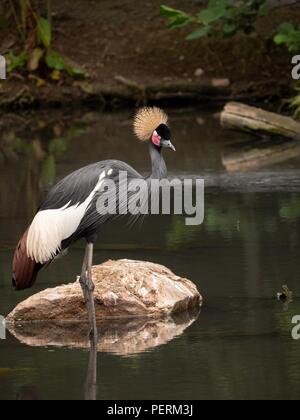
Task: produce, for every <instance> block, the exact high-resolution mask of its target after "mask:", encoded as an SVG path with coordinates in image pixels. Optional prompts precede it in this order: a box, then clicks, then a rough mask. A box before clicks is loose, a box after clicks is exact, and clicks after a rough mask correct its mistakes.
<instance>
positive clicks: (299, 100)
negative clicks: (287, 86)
mask: <svg viewBox="0 0 300 420" xmlns="http://www.w3.org/2000/svg"><path fill="white" fill-rule="evenodd" d="M295 91H296V92H298V93H297V94H296V95H295V96H294V97H292V98H291V99H288V100H287V101H285V102H287V103H288V107H289V109H290V110H291V111H292V112H293V117H294V118H295V119H296V120H299V119H300V87H296V88H295Z"/></svg>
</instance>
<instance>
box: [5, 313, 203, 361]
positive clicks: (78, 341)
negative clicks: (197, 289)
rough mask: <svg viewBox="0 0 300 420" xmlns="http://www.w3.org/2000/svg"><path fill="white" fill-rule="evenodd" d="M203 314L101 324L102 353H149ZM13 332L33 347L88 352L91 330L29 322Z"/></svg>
mask: <svg viewBox="0 0 300 420" xmlns="http://www.w3.org/2000/svg"><path fill="white" fill-rule="evenodd" d="M198 314H199V312H198V311H196V312H195V313H188V312H186V313H184V314H180V315H176V316H173V317H164V318H161V319H145V318H135V319H126V320H124V319H122V320H121V319H113V320H111V319H110V320H106V322H105V321H102V322H101V323H98V331H99V340H98V346H97V350H98V351H99V352H105V353H114V354H118V355H122V356H126V355H127V356H128V355H131V354H136V353H141V352H144V351H149V350H150V349H153V348H155V347H158V346H161V345H163V344H166V343H168V342H169V341H171V340H173V339H174V338H175V337H178V336H180V335H181V334H182V333H183V332H184V331H185V329H186V328H188V327H189V326H190V325H191V324H192V323H193V322H194V321H195V319H196V318H197V316H198ZM8 329H9V331H10V333H11V334H12V335H13V336H14V337H15V338H16V339H17V340H18V341H19V342H20V343H22V344H26V345H28V346H31V347H45V346H47V347H58V348H61V347H66V348H80V349H88V348H89V347H90V341H89V339H88V332H89V327H88V325H87V324H84V323H82V322H77V323H63V322H59V321H53V322H49V321H48V322H26V323H23V324H18V323H17V324H12V325H8Z"/></svg>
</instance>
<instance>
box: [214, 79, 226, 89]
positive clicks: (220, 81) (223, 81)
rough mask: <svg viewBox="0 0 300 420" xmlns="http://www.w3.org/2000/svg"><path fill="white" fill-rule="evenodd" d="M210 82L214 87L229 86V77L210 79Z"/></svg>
mask: <svg viewBox="0 0 300 420" xmlns="http://www.w3.org/2000/svg"><path fill="white" fill-rule="evenodd" d="M211 84H212V86H214V87H216V88H221V87H224V88H225V87H228V86H230V84H231V82H230V80H229V79H212V80H211Z"/></svg>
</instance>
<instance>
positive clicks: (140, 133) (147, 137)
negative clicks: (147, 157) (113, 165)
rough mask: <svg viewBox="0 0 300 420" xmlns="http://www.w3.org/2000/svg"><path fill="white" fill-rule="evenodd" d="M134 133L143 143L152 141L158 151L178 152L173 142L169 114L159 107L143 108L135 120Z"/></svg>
mask: <svg viewBox="0 0 300 420" xmlns="http://www.w3.org/2000/svg"><path fill="white" fill-rule="evenodd" d="M134 132H135V135H136V136H137V138H138V139H139V140H141V141H144V142H146V141H150V142H151V143H152V144H153V145H154V146H155V147H157V148H158V149H162V148H166V149H171V150H173V151H174V152H175V151H176V149H175V147H174V145H173V144H172V141H171V131H170V128H169V126H168V116H167V114H166V113H165V112H164V111H163V110H161V109H160V108H157V107H144V108H141V109H140V110H139V111H138V112H137V113H136V116H135V118H134Z"/></svg>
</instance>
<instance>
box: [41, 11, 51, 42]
mask: <svg viewBox="0 0 300 420" xmlns="http://www.w3.org/2000/svg"><path fill="white" fill-rule="evenodd" d="M38 31H39V38H40V42H41V43H42V44H43V45H44V47H45V48H50V46H51V41H52V27H51V24H50V22H49V21H48V20H47V19H45V18H43V17H41V18H40V19H39V20H38Z"/></svg>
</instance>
